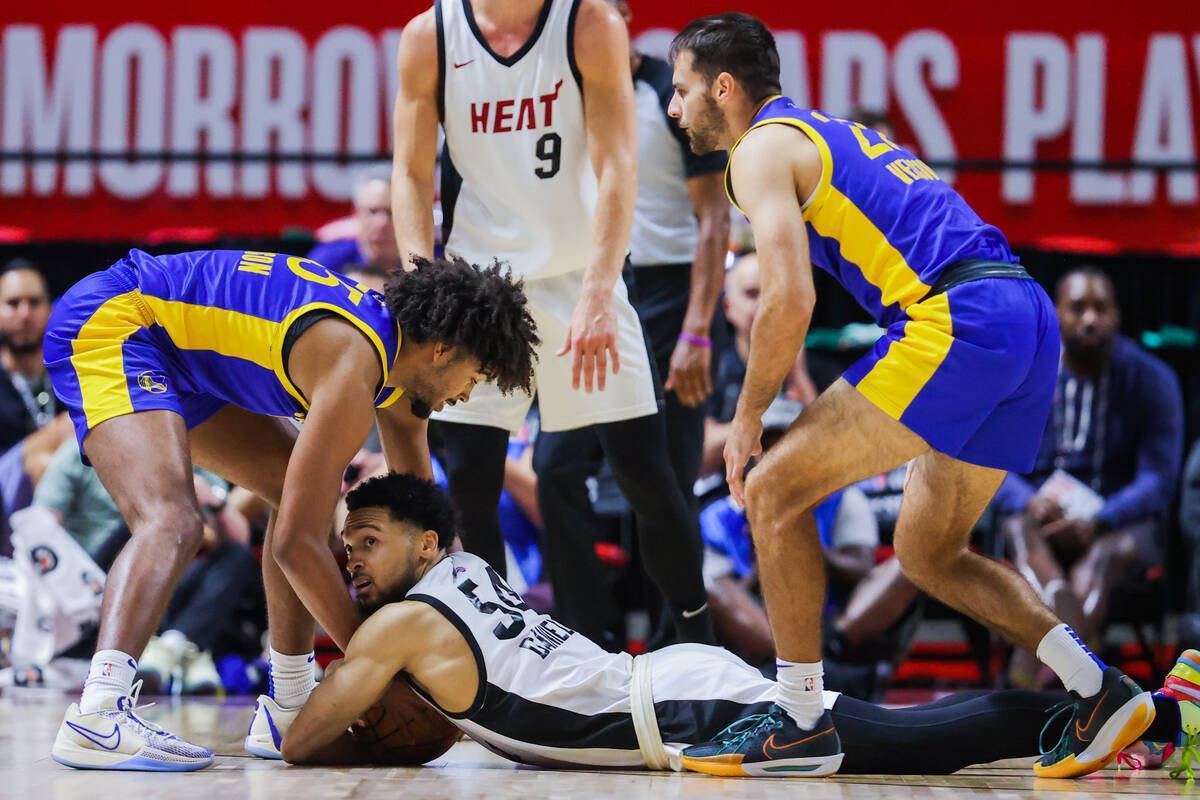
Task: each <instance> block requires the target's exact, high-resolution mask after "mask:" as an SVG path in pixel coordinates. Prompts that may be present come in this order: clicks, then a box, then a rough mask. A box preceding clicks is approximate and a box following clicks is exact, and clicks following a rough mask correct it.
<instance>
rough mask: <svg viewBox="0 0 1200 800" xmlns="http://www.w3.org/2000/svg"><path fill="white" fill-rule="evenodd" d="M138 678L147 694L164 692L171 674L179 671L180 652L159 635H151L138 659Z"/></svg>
mask: <svg viewBox="0 0 1200 800" xmlns="http://www.w3.org/2000/svg"><path fill="white" fill-rule="evenodd" d="M137 665H138V678H140V679H141V680H142V682H143V684H144V685H145V687H146V692H147V693H148V694H152V695H154V694H165V693H166V691H167V687H168V686H169V685H170V683H171V678H172V676H173V675H174V674H175V673H176V672H178V671H179V667H180V653H179V652H178V651H177V650H176V649H175V648H173V647H171V646H170V645H168V644H167V643H166V642H164V641H163V640H162V638H161V637H159V636H151V637H150V641H149V642H147V643H146V649H145V650H143V651H142V657H141V658H139V659H138V662H137Z"/></svg>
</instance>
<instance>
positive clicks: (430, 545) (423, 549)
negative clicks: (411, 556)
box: [417, 530, 441, 557]
mask: <svg viewBox="0 0 1200 800" xmlns="http://www.w3.org/2000/svg"><path fill="white" fill-rule="evenodd" d="M439 549H441V548H440V546H439V545H438V534H437V531H434V530H424V531H421V535H420V536H419V537H417V551H418V552H419V553H420V554H421V555H423V556H429V557H432V556H433V555H434V554H435V553H437V551H438V550H439Z"/></svg>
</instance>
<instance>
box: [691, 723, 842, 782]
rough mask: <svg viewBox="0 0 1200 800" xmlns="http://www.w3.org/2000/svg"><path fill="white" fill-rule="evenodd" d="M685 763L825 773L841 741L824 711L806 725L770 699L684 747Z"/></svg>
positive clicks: (743, 770) (740, 770)
mask: <svg viewBox="0 0 1200 800" xmlns="http://www.w3.org/2000/svg"><path fill="white" fill-rule="evenodd" d="M681 760H682V762H683V765H684V766H685V767H687V768H688V769H690V770H694V771H696V772H705V773H707V774H709V775H721V776H724V777H731V776H742V777H745V776H750V777H757V778H823V777H825V776H827V775H832V774H834V773H835V772H837V771H838V769H839V768H840V767H841V766H842V743H841V741H840V740H839V739H838V735H837V730H836V729H835V728H834V726H833V717H831V716H830V715H829V712H828V711H824V712H822V713H821V716H820V717H819V718H818V719H817V724H816V725H815V726H813V729H812V730H807V731H806V730H804V729H803V728H801V727H800V726H799V725H797V724H796V722H795V720H793V719H792V718H791V715H789V714H788V713H787V712H786V711H784V710H783V709H782V708H780V707H779V706H777V705H772V706H771V710H770V711H768V712H767V713H766V714H755V715H754V716H752V717H746V718H745V719H740V720H738V721H737V722H735V723H733V724H732V725H730V726H729V727H728V728H726V729H725V730H723V731H721V732H720V733H719V734H717V737H716V738H715V739H714V740H713V741H711V742H705V743H704V744H697V745H692V746H691V747H688V748H686V749H685V750H684V751H683V755H682V758H681Z"/></svg>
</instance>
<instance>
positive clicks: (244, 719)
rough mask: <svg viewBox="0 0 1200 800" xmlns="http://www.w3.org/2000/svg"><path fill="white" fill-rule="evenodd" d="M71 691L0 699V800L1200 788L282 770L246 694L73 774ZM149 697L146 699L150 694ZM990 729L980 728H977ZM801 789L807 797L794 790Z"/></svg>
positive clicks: (492, 759) (193, 706)
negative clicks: (156, 740) (193, 764)
mask: <svg viewBox="0 0 1200 800" xmlns="http://www.w3.org/2000/svg"><path fill="white" fill-rule="evenodd" d="M71 699H72V698H71V697H68V696H67V695H65V694H63V693H61V692H56V691H50V690H43V691H38V690H5V691H4V693H3V694H0V798H4V800H8V799H9V798H13V800H27V799H28V800H60V798H61V799H62V800H68V799H69V798H87V800H110V799H111V800H139V799H140V798H146V797H153V798H164V799H165V800H230V799H232V798H252V799H253V800H268V799H271V798H285V799H286V800H310V799H311V800H342V799H343V798H382V799H383V800H393V799H395V800H399V798H404V799H405V800H409V799H410V798H414V799H415V798H422V799H423V798H448V799H449V798H453V799H454V800H469V799H470V798H489V800H491V799H492V798H537V800H555V798H569V800H584V799H585V798H600V797H606V798H607V797H619V798H621V800H668V798H676V797H699V798H718V797H747V798H776V797H787V798H796V797H803V798H805V800H825V798H840V799H841V800H855V799H856V798H870V799H871V800H887V799H888V798H947V799H949V798H960V797H966V796H974V797H983V796H989V797H993V796H994V797H1004V798H1026V797H1042V798H1054V799H1055V800H1057V799H1058V798H1061V800H1070V799H1072V798H1082V797H1112V798H1121V800H1132V798H1139V797H1163V796H1178V795H1192V794H1197V795H1200V787H1195V786H1189V785H1188V784H1186V783H1184V782H1183V781H1173V780H1171V779H1170V778H1169V777H1168V776H1167V774H1166V773H1165V772H1162V771H1145V772H1131V771H1129V770H1122V771H1120V772H1118V771H1117V770H1115V769H1111V768H1110V769H1107V770H1105V771H1103V772H1102V773H1099V775H1097V776H1091V777H1088V778H1084V779H1081V780H1075V781H1066V780H1038V779H1036V778H1034V776H1033V773H1032V771H1031V769H1030V767H1029V762H1028V761H1005V762H998V763H996V764H992V765H988V766H983V767H973V768H971V769H967V770H963V771H962V772H959V773H957V774H955V775H950V776H936V777H921V776H886V775H879V776H871V775H857V776H847V777H835V778H829V779H825V780H793V781H789V780H781V779H752V778H712V777H708V776H705V775H696V774H692V773H686V774H673V773H649V772H556V771H551V770H539V769H531V768H526V767H518V766H516V765H514V764H511V763H509V762H507V761H504V760H503V759H500V758H498V757H497V756H494V755H492V754H491V753H489V752H487V751H486V750H484V749H483V748H482V747H480V746H479V745H477V744H475V743H473V742H460V743H459V744H457V745H455V746H454V748H453V749H451V750H450V752H449V753H447V754H446V755H445V756H444V757H442V758H441V759H439V760H438V761H436V762H434V764H433V765H432V766H429V767H422V768H415V769H394V768H361V767H356V768H352V769H349V768H348V769H328V768H317V767H308V768H301V767H289V766H287V765H285V764H282V763H280V762H270V761H263V760H261V759H257V758H252V757H249V756H247V755H246V754H245V753H244V752H243V751H242V737H243V736H244V735H245V732H246V728H247V726H248V725H249V721H250V712H251V710H252V708H253V698H241V697H239V698H235V699H231V700H228V701H220V700H213V699H189V700H187V701H186V702H183V703H180V702H177V701H173V700H171V699H170V698H161V699H159V703H158V705H156V706H155V707H154V708H151V709H149V711H147V712H146V714H145V716H146V717H147V718H148V719H151V720H153V721H155V722H158V723H160V724H162V725H164V726H166V727H167V728H168V729H169V730H171V731H173V732H174V733H177V734H179V735H181V736H184V737H186V738H188V739H190V740H192V741H194V742H196V743H197V744H202V745H205V746H208V747H211V748H212V749H213V750H214V752H216V753H217V759H216V762H215V763H214V764H213V766H211V767H209V768H208V769H205V770H201V771H199V772H192V773H183V774H155V773H144V772H143V773H134V772H124V773H121V772H98V771H84V770H74V769H69V768H67V767H63V766H61V765H59V764H57V763H55V762H54V761H52V760H51V759H50V744H51V742H52V741H53V739H54V734H55V731H56V730H57V729H58V724H59V722H60V720H61V719H62V713H63V710H64V709H65V708H66V704H67V703H68V702H70V700H71ZM152 699H153V698H152ZM979 735H980V736H986V735H987V731H980V732H979ZM799 792H803V794H802V795H801V794H799Z"/></svg>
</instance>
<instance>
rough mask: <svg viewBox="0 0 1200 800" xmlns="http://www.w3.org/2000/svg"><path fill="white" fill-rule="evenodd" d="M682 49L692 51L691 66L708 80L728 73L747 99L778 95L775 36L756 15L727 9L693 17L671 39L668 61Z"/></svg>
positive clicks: (753, 99) (777, 59)
mask: <svg viewBox="0 0 1200 800" xmlns="http://www.w3.org/2000/svg"><path fill="white" fill-rule="evenodd" d="M684 50H690V51H691V53H692V69H694V70H696V71H697V72H699V73H700V74H701V75H703V76H704V80H706V81H708V82H709V83H712V81H713V79H714V78H716V77H717V76H718V75H720V74H721V73H722V72H728V73H729V74H730V75H732V76H733V77H734V80H736V81H737V82H738V83H739V84H741V86H742V89H743V91H745V92H746V96H747V97H749V98H750V101H751V102H754V103H757V102H759V101H761V100H764V99H766V98H768V97H770V96H771V95H773V94H779V51H778V50H776V49H775V37H774V36H772V35H771V32H770V31H769V30H767V26H766V25H764V24H762V21H761V20H759V19H757V18H756V17H752V16H750V15H749V14H739V13H737V12H729V13H725V14H713V15H712V16H709V17H700V18H699V19H694V20H692V21H691V22H689V23H688V24H687V26H686V27H685V28H684V29H683V30H681V31H680V32H679V35H678V36H676V37H675V39H674V40H673V41H672V42H671V50H670V56H671V61H674V60H675V59H676V58H677V57H678V56H679V54H680V53H682V52H683V51H684Z"/></svg>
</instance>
